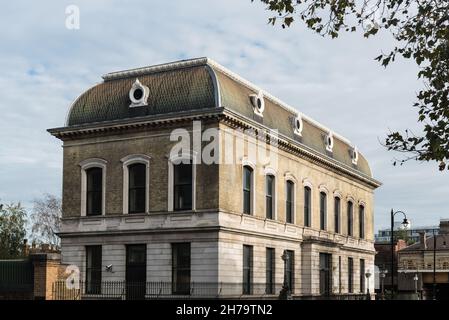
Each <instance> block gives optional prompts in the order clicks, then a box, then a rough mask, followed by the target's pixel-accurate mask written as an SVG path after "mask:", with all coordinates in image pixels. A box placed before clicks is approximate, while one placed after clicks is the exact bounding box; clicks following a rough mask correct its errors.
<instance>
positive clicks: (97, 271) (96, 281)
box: [86, 246, 102, 294]
mask: <svg viewBox="0 0 449 320" xmlns="http://www.w3.org/2000/svg"><path fill="white" fill-rule="evenodd" d="M101 261H102V252H101V246H87V247H86V293H87V294H100V293H101V270H102V268H101V264H102V263H101Z"/></svg>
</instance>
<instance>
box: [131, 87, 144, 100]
mask: <svg viewBox="0 0 449 320" xmlns="http://www.w3.org/2000/svg"><path fill="white" fill-rule="evenodd" d="M133 97H134V99H135V100H140V99H142V97H143V90H142V89H141V88H136V89H135V90H134V92H133Z"/></svg>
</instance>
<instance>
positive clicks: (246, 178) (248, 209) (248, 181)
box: [243, 166, 253, 214]
mask: <svg viewBox="0 0 449 320" xmlns="http://www.w3.org/2000/svg"><path fill="white" fill-rule="evenodd" d="M252 177H253V170H252V169H251V168H250V167H248V166H245V167H243V213H245V214H251V213H252V210H253V208H252V203H251V202H252V201H251V197H252V191H251V189H252Z"/></svg>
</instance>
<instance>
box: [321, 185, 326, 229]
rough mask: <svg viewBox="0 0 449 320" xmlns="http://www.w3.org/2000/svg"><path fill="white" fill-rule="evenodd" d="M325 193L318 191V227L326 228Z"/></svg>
mask: <svg viewBox="0 0 449 320" xmlns="http://www.w3.org/2000/svg"><path fill="white" fill-rule="evenodd" d="M326 215H327V194H326V193H325V192H320V229H321V230H326Z"/></svg>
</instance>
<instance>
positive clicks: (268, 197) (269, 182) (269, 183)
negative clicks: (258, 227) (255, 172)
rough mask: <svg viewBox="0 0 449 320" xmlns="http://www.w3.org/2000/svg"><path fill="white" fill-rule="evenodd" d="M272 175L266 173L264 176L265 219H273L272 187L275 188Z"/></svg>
mask: <svg viewBox="0 0 449 320" xmlns="http://www.w3.org/2000/svg"><path fill="white" fill-rule="evenodd" d="M275 183H276V182H275V179H274V176H273V175H271V174H268V175H266V176H265V208H266V209H265V210H266V217H267V219H274V210H275V208H274V205H275V202H274V188H275V185H274V184H275Z"/></svg>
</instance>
